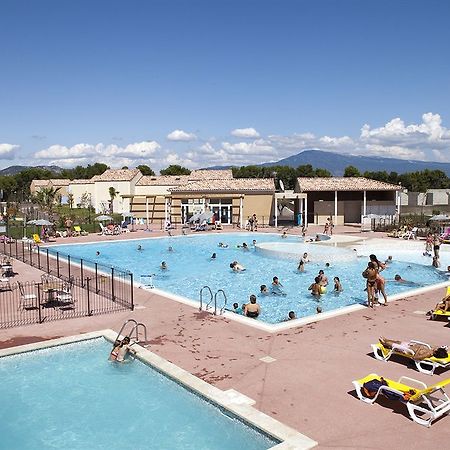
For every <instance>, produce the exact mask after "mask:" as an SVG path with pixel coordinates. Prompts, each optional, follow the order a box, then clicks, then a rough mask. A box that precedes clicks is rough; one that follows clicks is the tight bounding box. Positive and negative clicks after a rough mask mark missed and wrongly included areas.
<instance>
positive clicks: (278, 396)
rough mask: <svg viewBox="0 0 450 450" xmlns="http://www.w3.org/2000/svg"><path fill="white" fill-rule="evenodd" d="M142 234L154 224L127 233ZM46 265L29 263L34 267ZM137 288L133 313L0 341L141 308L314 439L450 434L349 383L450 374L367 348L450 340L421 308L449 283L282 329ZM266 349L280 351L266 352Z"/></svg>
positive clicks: (335, 443) (164, 335) (389, 443)
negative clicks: (385, 358) (372, 400)
mask: <svg viewBox="0 0 450 450" xmlns="http://www.w3.org/2000/svg"><path fill="white" fill-rule="evenodd" d="M355 231H356V230H355ZM178 233H179V232H178ZM142 234H145V235H146V236H148V235H155V234H156V233H151V234H150V233H142V232H139V233H133V234H127V236H125V237H126V238H129V237H142ZM377 237H379V236H377ZM118 238H122V236H120V237H118ZM76 239H77V240H86V238H76ZM101 239H102V240H103V239H105V238H103V237H102V238H101ZM106 239H109V238H106ZM91 240H92V238H91ZM73 241H74V240H73ZM64 242H68V240H67V239H65V240H64ZM39 274H40V272H39V271H37V270H36V269H31V270H30V276H31V277H32V276H34V275H36V276H38V275H39ZM135 292H136V294H135V301H136V303H137V305H138V307H137V309H136V310H135V311H134V312H132V313H131V312H123V313H122V312H121V313H116V314H110V315H104V316H96V317H87V318H82V319H73V320H66V321H61V322H52V323H48V324H41V325H31V326H26V327H20V328H12V329H7V330H0V347H8V346H12V345H20V344H24V343H27V342H34V341H39V340H43V339H50V338H54V337H59V336H69V335H73V334H77V333H82V332H87V331H93V330H99V329H104V328H112V329H115V330H117V329H118V328H120V326H121V324H122V322H123V321H124V320H125V319H126V318H129V317H134V318H136V319H138V320H140V321H142V322H144V323H145V324H147V327H148V331H149V340H150V347H149V348H150V350H152V351H154V352H155V353H157V354H159V355H161V356H163V357H164V358H166V359H168V360H170V361H172V362H173V363H175V364H177V365H179V366H181V367H182V368H184V369H186V370H188V371H189V372H191V373H193V374H195V375H197V376H199V377H200V378H202V379H204V380H205V381H207V382H209V383H212V384H214V385H215V386H217V387H219V388H221V389H229V388H233V389H236V390H238V391H240V392H242V393H243V394H245V395H247V396H249V397H251V398H253V399H255V400H256V405H255V406H256V407H257V408H259V409H260V410H262V411H263V412H265V413H267V414H269V415H271V416H273V417H274V418H276V419H278V420H280V421H281V422H284V423H286V424H287V425H289V426H291V427H293V428H295V429H297V430H298V431H300V432H301V433H304V434H306V435H307V436H309V437H311V438H313V439H315V440H316V441H318V442H319V448H346V449H352V448H358V449H360V448H371V449H384V448H393V449H424V448H440V447H444V448H445V443H446V442H447V441H448V439H449V438H450V432H449V431H448V430H449V426H450V417H445V416H444V417H443V418H441V419H440V420H438V421H436V422H435V423H433V425H432V427H431V428H429V429H427V428H425V427H421V426H420V425H417V424H415V423H413V422H412V421H411V420H410V419H409V418H408V416H407V412H406V408H405V407H404V406H403V405H401V404H395V403H392V402H388V401H386V402H385V404H384V406H381V405H380V404H375V405H373V406H370V405H367V404H364V403H363V402H361V401H359V400H357V399H356V398H355V396H354V392H352V384H351V382H352V380H354V379H357V378H360V377H362V376H365V375H367V374H368V373H370V372H375V373H378V374H380V375H383V376H385V377H387V378H394V379H395V378H399V377H400V376H402V375H407V376H409V377H412V378H416V379H418V380H421V381H423V382H425V383H427V384H433V383H435V382H437V381H438V380H442V379H445V378H449V377H450V371H447V372H442V373H441V372H439V371H437V373H436V374H435V375H434V376H432V377H431V376H427V375H424V374H421V373H419V372H417V371H416V370H414V369H412V368H411V367H408V365H407V364H406V362H405V361H406V360H404V361H401V360H399V362H393V361H391V362H387V363H385V362H381V361H377V360H375V359H374V358H373V357H372V355H370V354H369V353H370V350H371V349H370V344H371V343H375V342H376V341H377V338H378V336H380V335H384V336H387V337H392V338H399V339H418V340H421V341H425V342H429V343H434V344H450V342H449V341H450V339H449V326H448V325H447V324H446V323H445V322H437V321H436V322H434V321H429V320H427V319H426V317H425V315H424V314H417V313H415V312H416V311H427V310H429V309H431V308H432V307H433V306H434V305H435V304H436V302H437V300H438V299H440V298H441V297H442V296H443V294H444V292H443V290H440V291H433V292H431V293H428V294H426V295H421V296H417V297H411V298H409V299H407V300H399V301H394V302H392V303H391V304H390V305H389V306H388V307H378V308H375V309H374V310H371V309H366V310H362V311H357V312H354V313H351V314H346V315H342V316H338V317H335V318H331V319H328V320H324V321H321V322H316V323H313V324H310V325H307V326H304V327H298V328H294V329H290V330H287V331H283V332H280V333H274V334H269V333H265V332H263V331H260V330H257V329H254V328H252V327H248V326H246V325H243V324H240V323H237V322H235V321H230V320H228V319H225V318H223V317H214V316H211V315H209V314H207V313H199V312H198V311H197V310H196V309H194V308H192V307H189V306H187V305H183V304H180V303H178V302H175V301H173V300H170V299H167V298H164V297H161V296H158V295H155V294H153V293H152V292H148V291H144V290H140V289H136V290H135ZM264 356H271V357H272V358H275V361H274V362H272V363H265V362H262V361H260V358H262V357H264Z"/></svg>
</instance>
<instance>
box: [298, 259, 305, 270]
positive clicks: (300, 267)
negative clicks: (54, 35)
mask: <svg viewBox="0 0 450 450" xmlns="http://www.w3.org/2000/svg"><path fill="white" fill-rule="evenodd" d="M297 271H298V272H304V271H305V263H304V262H303V258H302V259H301V260H300V262H299V263H298V267H297Z"/></svg>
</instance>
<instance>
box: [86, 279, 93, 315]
mask: <svg viewBox="0 0 450 450" xmlns="http://www.w3.org/2000/svg"><path fill="white" fill-rule="evenodd" d="M90 281H91V279H90V278H89V277H87V278H86V286H87V307H88V316H92V311H91V294H90V289H89V284H90Z"/></svg>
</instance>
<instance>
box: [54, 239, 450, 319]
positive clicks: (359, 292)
mask: <svg viewBox="0 0 450 450" xmlns="http://www.w3.org/2000/svg"><path fill="white" fill-rule="evenodd" d="M253 239H256V240H257V243H258V244H263V243H267V242H269V243H270V242H272V243H277V242H282V243H283V245H286V244H288V243H292V244H293V245H297V244H298V243H299V242H300V239H299V238H298V237H294V236H290V237H288V238H287V239H281V238H280V236H279V235H275V234H265V233H221V234H204V235H192V236H182V237H176V238H175V237H174V238H170V237H167V238H161V239H142V240H132V241H115V242H101V243H95V244H86V245H60V246H54V247H51V248H52V251H53V252H54V251H56V250H58V251H60V252H62V253H63V254H67V253H69V254H70V255H73V256H77V257H81V258H85V259H90V260H95V261H98V262H99V263H100V262H101V263H103V264H107V265H108V264H109V265H114V266H118V267H123V268H126V269H128V270H130V271H132V272H133V274H134V276H135V280H136V281H139V280H140V276H141V275H143V274H155V276H154V277H153V282H154V284H155V286H156V287H157V288H160V289H163V290H165V291H169V292H172V293H175V294H178V295H182V296H184V297H187V298H190V299H193V300H198V299H199V291H200V289H201V288H202V286H204V285H208V286H210V287H211V289H212V290H213V292H215V291H217V290H218V289H224V290H225V292H226V295H227V297H228V304H229V307H231V305H232V304H233V303H234V302H237V303H239V304H240V305H241V304H242V303H244V302H248V298H249V296H250V294H257V295H258V294H259V291H260V285H262V284H265V285H267V286H270V285H271V283H272V278H273V277H274V276H278V277H279V279H280V281H281V283H282V284H283V286H284V288H283V289H284V292H285V293H286V296H284V297H280V296H272V295H270V296H264V297H259V299H258V302H259V303H260V305H261V309H262V313H261V316H260V317H259V319H260V320H263V321H265V322H268V323H278V322H280V321H282V320H284V319H285V318H286V317H287V314H288V312H289V311H291V310H292V311H295V313H296V315H297V317H304V316H308V315H311V314H315V313H316V308H317V306H318V305H320V306H321V307H322V310H323V311H324V312H325V311H330V310H333V309H338V308H342V307H344V306H348V305H353V304H356V303H362V302H365V301H366V293H365V292H364V288H365V280H364V279H363V278H362V276H361V273H362V271H363V270H364V268H365V267H366V266H367V258H366V257H361V258H357V257H356V252H353V250H352V249H351V248H349V249H344V250H343V249H341V248H338V249H336V248H335V247H333V246H328V245H316V244H304V245H305V246H306V247H305V248H306V249H307V251H308V253H309V255H310V259H311V262H310V263H308V264H306V266H305V272H304V273H299V272H297V264H298V260H295V259H282V258H279V257H276V256H275V257H274V256H273V255H269V254H266V253H264V252H262V251H259V250H258V249H255V248H252V246H251V243H252V240H253ZM220 241H222V242H226V243H227V244H228V245H229V248H227V249H221V248H219V247H218V243H219V242H220ZM243 242H246V243H247V244H248V245H249V246H250V251H244V250H242V249H239V248H237V245H238V244H242V243H243ZM138 245H141V246H142V249H143V250H142V251H138V250H137V247H138ZM169 246H171V247H173V250H174V251H173V252H169V251H168V248H169ZM96 251H99V252H100V256H99V257H96ZM388 251H389V250H388V249H386V254H385V255H381V254H380V258H381V256H383V257H384V258H386V257H387V252H388ZM214 252H215V253H216V254H217V258H216V259H215V260H212V259H211V255H212V253H214ZM352 252H353V254H352ZM233 260H237V261H239V262H240V263H241V264H243V265H244V266H245V267H246V271H245V272H242V273H234V272H233V271H232V270H231V269H230V267H229V265H230V262H232V261H233ZM161 261H166V262H167V265H168V270H167V271H161V270H160V268H159V266H160V263H161ZM325 262H329V263H330V264H331V267H330V268H329V269H326V268H325ZM320 269H324V270H325V274H326V275H327V277H328V280H329V282H330V286H329V287H328V293H326V294H325V295H322V296H321V298H320V300H317V299H315V298H314V297H313V296H312V295H311V294H310V293H309V291H308V286H309V285H310V284H311V283H312V282H313V281H314V277H315V276H316V275H317V273H318V271H319V270H320ZM396 273H399V274H400V275H401V276H402V277H403V278H404V279H405V280H408V281H410V282H412V283H415V284H409V283H405V284H401V283H396V282H394V281H389V280H393V279H394V276H395V274H396ZM334 276H338V277H339V278H340V280H341V283H342V285H343V288H344V292H342V293H340V294H338V295H336V294H334V293H333V292H332V289H333V285H332V283H333V277H334ZM383 276H384V277H385V278H386V279H387V280H388V281H387V284H386V292H387V294H388V295H392V294H396V293H400V292H405V291H408V290H411V289H413V288H416V287H421V286H425V285H430V284H435V283H439V282H442V281H445V280H446V279H447V278H446V277H444V276H443V275H442V273H441V272H439V271H437V270H435V269H434V268H433V267H431V266H429V265H427V266H425V265H422V264H413V263H409V262H405V261H396V260H394V262H393V263H392V264H391V265H390V266H389V267H388V268H387V269H386V270H385V271H384V272H383ZM259 319H258V320H259Z"/></svg>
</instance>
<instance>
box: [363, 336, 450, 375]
mask: <svg viewBox="0 0 450 450" xmlns="http://www.w3.org/2000/svg"><path fill="white" fill-rule="evenodd" d="M411 342H415V343H417V344H422V345H426V346H427V347H429V348H431V346H430V345H429V344H426V343H425V342H419V341H411ZM392 347H393V348H392V349H390V348H386V347H385V346H384V345H383V344H381V343H380V342H379V343H378V344H372V350H373V354H374V356H375V358H377V359H379V360H380V361H389V359H390V358H391V356H392V355H399V356H404V357H405V358H408V359H410V360H412V361H414V364H415V365H416V367H417V370H418V371H419V372H422V373H425V374H427V375H433V373H434V371H435V369H436V368H437V367H442V368H447V367H450V355H449V356H447V358H435V357H434V356H432V357H430V358H425V359H422V360H417V359H414V352H413V351H412V350H409V349H406V348H403V347H402V348H399V347H396V346H395V345H393V346H392Z"/></svg>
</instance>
